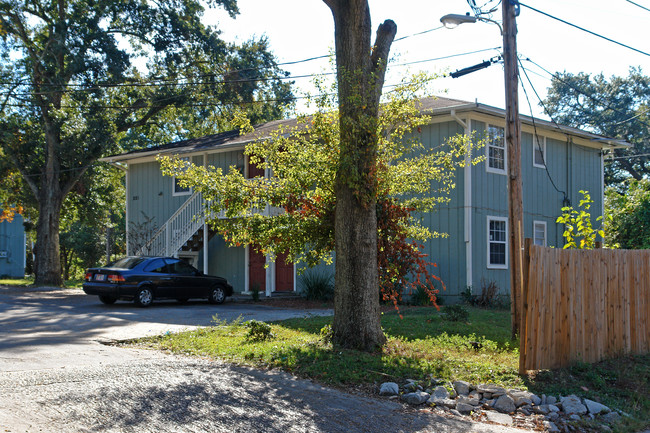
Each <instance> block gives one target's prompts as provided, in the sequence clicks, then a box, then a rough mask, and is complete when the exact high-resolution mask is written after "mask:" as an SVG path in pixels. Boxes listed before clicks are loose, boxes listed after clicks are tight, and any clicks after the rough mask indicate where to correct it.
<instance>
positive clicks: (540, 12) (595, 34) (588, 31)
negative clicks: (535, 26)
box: [519, 2, 650, 56]
mask: <svg viewBox="0 0 650 433" xmlns="http://www.w3.org/2000/svg"><path fill="white" fill-rule="evenodd" d="M519 4H520V5H521V6H524V7H527V8H528V9H530V10H533V11H535V12H537V13H539V14H542V15H544V16H547V17H549V18H552V19H554V20H557V21H559V22H561V23H563V24H566V25H568V26H571V27H574V28H576V29H578V30H582V31H583V32H586V33H589V34H590V35H593V36H596V37H599V38H601V39H604V40H606V41H609V42H612V43H614V44H616V45H620V46H622V47H625V48H628V49H630V50H632V51H636V52H637V53H641V54H643V55H645V56H650V53H646V52H645V51H641V50H639V49H637V48H634V47H631V46H629V45H626V44H624V43H622V42H618V41H615V40H614V39H611V38H608V37H606V36H603V35H601V34H598V33H596V32H592V31H591V30H587V29H585V28H584V27H580V26H578V25H576V24H573V23H570V22H568V21H565V20H563V19H561V18H558V17H555V16H553V15H551V14H548V13H546V12H542V11H540V10H539V9H535V8H534V7H532V6H528V5H526V4H523V3H521V2H520V3H519Z"/></svg>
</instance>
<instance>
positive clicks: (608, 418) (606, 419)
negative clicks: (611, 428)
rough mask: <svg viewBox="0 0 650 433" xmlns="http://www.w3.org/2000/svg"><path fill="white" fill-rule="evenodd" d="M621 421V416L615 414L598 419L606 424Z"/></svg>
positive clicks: (611, 413) (610, 413) (607, 414)
mask: <svg viewBox="0 0 650 433" xmlns="http://www.w3.org/2000/svg"><path fill="white" fill-rule="evenodd" d="M620 419H621V416H620V415H619V414H618V413H616V412H609V413H606V414H605V415H603V416H601V417H600V420H601V421H602V422H604V423H607V424H614V423H616V422H618V420H620Z"/></svg>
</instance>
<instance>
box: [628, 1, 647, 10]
mask: <svg viewBox="0 0 650 433" xmlns="http://www.w3.org/2000/svg"><path fill="white" fill-rule="evenodd" d="M625 1H626V2H628V3H632V4H633V5H634V6H638V7H640V8H641V9H645V10H647V11H648V12H650V9H648V8H647V7H645V6H642V5H640V4H638V3H635V2H633V1H632V0H625Z"/></svg>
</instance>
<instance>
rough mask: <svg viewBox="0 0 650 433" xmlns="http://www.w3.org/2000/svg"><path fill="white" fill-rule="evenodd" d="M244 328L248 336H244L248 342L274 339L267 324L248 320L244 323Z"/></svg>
mask: <svg viewBox="0 0 650 433" xmlns="http://www.w3.org/2000/svg"><path fill="white" fill-rule="evenodd" d="M246 327H247V328H248V334H246V339H247V340H248V341H254V342H258V341H267V340H270V339H272V338H273V337H274V335H273V333H272V332H271V325H269V324H268V323H264V322H259V321H257V320H249V321H248V322H246Z"/></svg>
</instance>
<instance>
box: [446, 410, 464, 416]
mask: <svg viewBox="0 0 650 433" xmlns="http://www.w3.org/2000/svg"><path fill="white" fill-rule="evenodd" d="M449 412H450V413H453V414H454V415H456V416H463V415H462V414H461V413H460V412H458V411H457V410H456V409H452V410H450V411H449Z"/></svg>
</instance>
